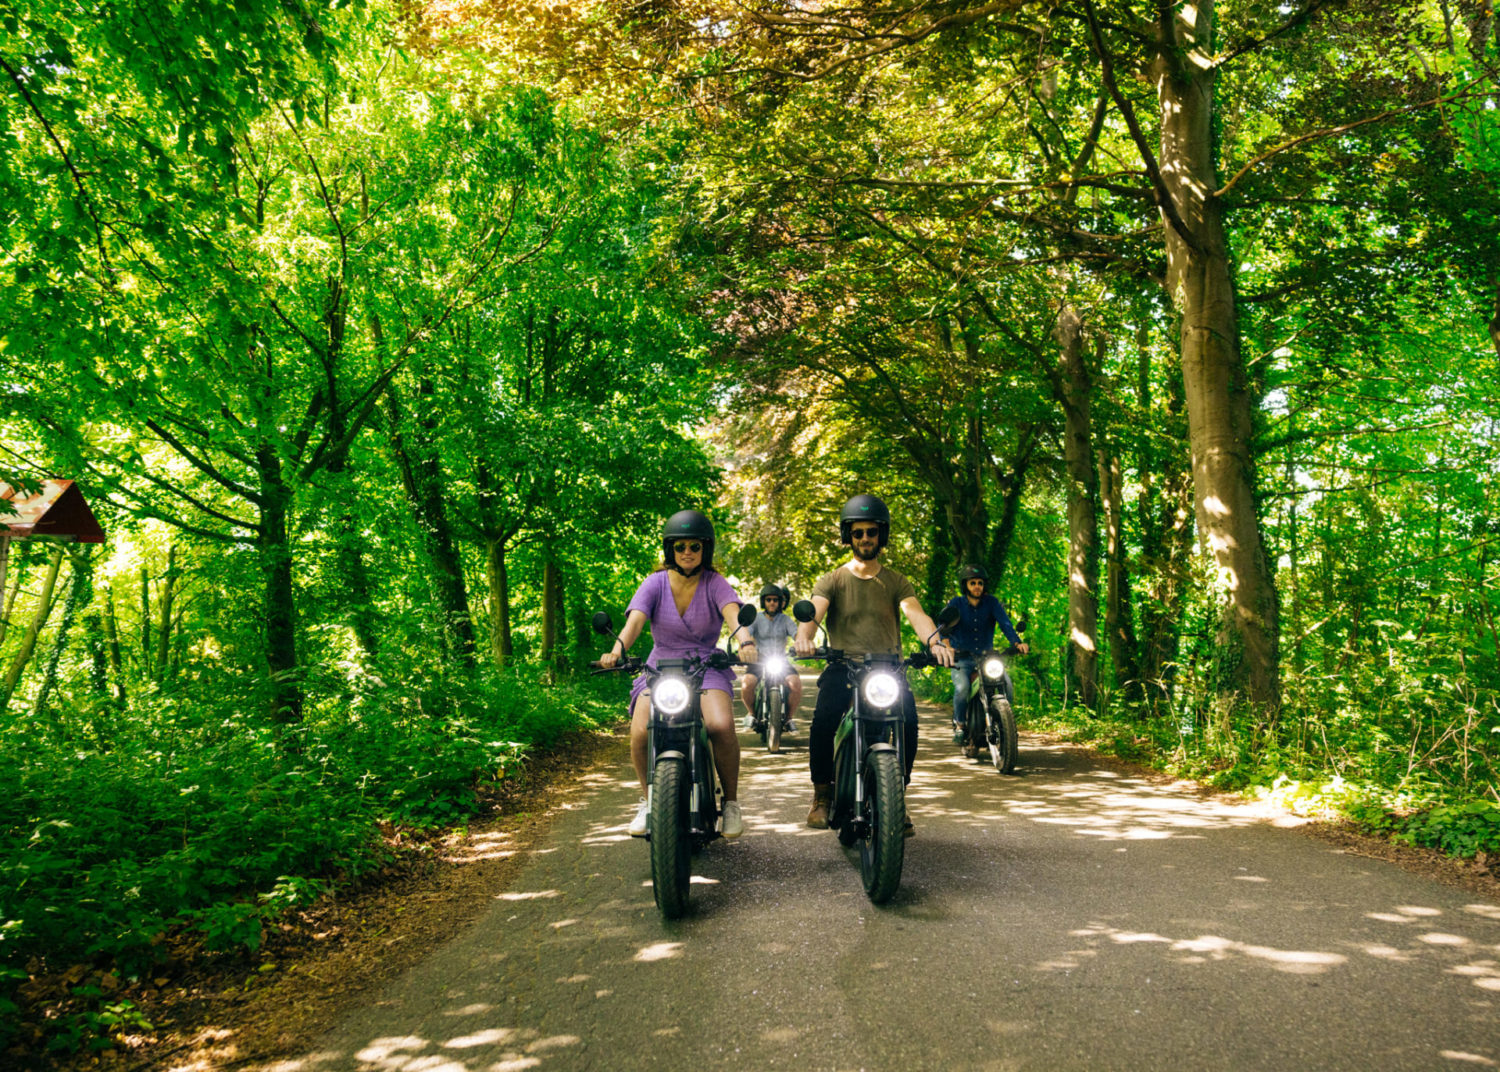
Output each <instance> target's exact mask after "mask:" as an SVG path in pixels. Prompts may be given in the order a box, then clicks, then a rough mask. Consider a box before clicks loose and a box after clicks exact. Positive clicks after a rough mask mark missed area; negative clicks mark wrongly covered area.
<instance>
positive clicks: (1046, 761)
mask: <svg viewBox="0 0 1500 1072" xmlns="http://www.w3.org/2000/svg"><path fill="white" fill-rule="evenodd" d="M1184 790H1185V787H1184V786H1183V785H1181V784H1162V783H1159V782H1155V781H1152V780H1150V779H1147V778H1144V777H1134V776H1130V775H1122V774H1119V773H1117V772H1115V771H1111V770H1104V769H1100V768H1086V767H1083V766H1082V765H1081V764H1079V763H1078V761H1077V760H1076V759H1073V758H1072V757H1070V756H1069V754H1068V753H1067V752H1066V751H1065V750H1062V749H1049V748H1038V747H1035V746H1030V747H1026V746H1025V745H1024V744H1023V751H1022V762H1021V765H1020V767H1019V768H1018V771H1017V775H1016V776H1011V777H1007V776H1004V775H1001V774H1000V773H999V772H997V771H995V770H994V768H992V767H988V766H985V765H981V764H978V763H976V762H975V761H973V760H968V759H964V758H963V757H962V756H960V755H958V754H957V753H956V752H955V753H951V754H946V755H939V756H935V757H931V758H929V759H928V761H927V762H925V763H924V764H923V765H922V768H921V777H920V779H917V780H914V782H913V784H912V787H911V790H910V793H909V796H910V798H911V802H912V806H913V810H914V811H916V810H935V811H937V812H940V813H941V814H942V815H943V816H944V817H945V818H948V819H952V820H955V821H957V822H960V823H965V824H968V825H971V826H989V825H991V824H994V823H996V822H1001V821H1004V820H1005V819H1007V818H1012V817H1014V818H1019V819H1025V820H1027V821H1030V822H1035V823H1046V824H1050V825H1053V826H1057V827H1059V828H1061V829H1062V830H1064V831H1066V832H1067V833H1070V834H1072V835H1074V836H1078V837H1091V838H1100V839H1103V840H1107V841H1143V840H1160V839H1164V838H1194V837H1202V836H1203V834H1204V832H1206V831H1208V830H1213V829H1225V828H1229V827H1239V826H1250V825H1255V824H1258V823H1263V822H1265V821H1267V820H1268V819H1271V818H1273V817H1274V816H1273V813H1272V812H1271V811H1269V810H1268V809H1265V808H1262V807H1259V806H1256V805H1253V804H1246V803H1242V802H1238V801H1233V800H1230V799H1228V798H1215V797H1199V796H1196V795H1193V794H1191V793H1188V792H1185V791H1184ZM1285 821H1287V822H1294V821H1295V820H1292V819H1290V818H1287V819H1286V820H1285Z"/></svg>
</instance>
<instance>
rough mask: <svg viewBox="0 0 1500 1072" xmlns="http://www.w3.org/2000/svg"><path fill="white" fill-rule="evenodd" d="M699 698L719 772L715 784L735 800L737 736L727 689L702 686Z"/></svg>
mask: <svg viewBox="0 0 1500 1072" xmlns="http://www.w3.org/2000/svg"><path fill="white" fill-rule="evenodd" d="M701 700H702V703H703V724H704V725H705V726H707V727H708V739H709V741H711V742H712V743H713V746H714V767H715V768H716V769H717V770H718V772H719V784H720V785H721V786H723V787H724V799H725V800H726V801H730V800H738V799H739V795H740V794H739V788H740V739H739V736H738V734H736V733H735V729H734V716H733V714H732V712H731V709H730V706H729V693H727V692H723V691H721V690H719V689H705V690H704V691H703V693H702V694H701Z"/></svg>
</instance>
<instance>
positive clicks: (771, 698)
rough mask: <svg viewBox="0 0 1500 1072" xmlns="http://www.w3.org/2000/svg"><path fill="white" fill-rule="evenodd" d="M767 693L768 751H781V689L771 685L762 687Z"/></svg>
mask: <svg viewBox="0 0 1500 1072" xmlns="http://www.w3.org/2000/svg"><path fill="white" fill-rule="evenodd" d="M761 688H762V689H764V690H765V693H766V751H767V752H780V751H781V689H780V687H778V686H773V685H771V684H770V683H766V684H763V685H761Z"/></svg>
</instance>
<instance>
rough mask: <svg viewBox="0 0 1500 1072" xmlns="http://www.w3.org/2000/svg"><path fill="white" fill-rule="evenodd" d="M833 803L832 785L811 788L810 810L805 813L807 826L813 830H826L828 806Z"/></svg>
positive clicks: (826, 784)
mask: <svg viewBox="0 0 1500 1072" xmlns="http://www.w3.org/2000/svg"><path fill="white" fill-rule="evenodd" d="M832 803H833V783H831V782H828V783H825V784H823V785H814V786H813V802H812V810H811V811H809V812H808V813H807V825H808V826H810V827H812V828H813V829H814V830H827V829H828V805H830V804H832Z"/></svg>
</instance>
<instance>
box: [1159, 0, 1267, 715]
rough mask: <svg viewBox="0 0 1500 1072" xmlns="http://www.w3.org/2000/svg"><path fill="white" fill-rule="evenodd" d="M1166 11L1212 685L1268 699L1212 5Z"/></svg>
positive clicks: (1186, 358) (1180, 286)
mask: <svg viewBox="0 0 1500 1072" xmlns="http://www.w3.org/2000/svg"><path fill="white" fill-rule="evenodd" d="M1165 10H1170V12H1171V13H1170V14H1164V15H1163V16H1162V18H1161V19H1160V21H1159V22H1158V32H1159V33H1160V34H1161V40H1160V42H1159V47H1158V49H1157V53H1156V56H1155V58H1154V59H1153V61H1152V66H1151V76H1152V78H1153V80H1154V81H1155V83H1156V86H1157V97H1158V102H1159V104H1160V107H1161V159H1160V173H1161V179H1162V182H1163V184H1164V191H1163V193H1164V197H1163V202H1162V205H1161V207H1162V212H1163V216H1164V221H1165V224H1166V226H1165V228H1164V230H1165V233H1166V251H1167V277H1168V278H1167V281H1168V285H1169V287H1170V289H1171V292H1172V297H1173V300H1174V301H1175V303H1176V305H1177V308H1178V310H1179V311H1180V313H1181V318H1182V319H1181V325H1182V375H1183V386H1184V389H1185V392H1186V396H1187V409H1188V437H1189V443H1190V445H1191V447H1192V461H1193V487H1194V499H1195V507H1196V513H1197V521H1198V533H1199V538H1200V539H1201V540H1202V541H1203V544H1204V548H1205V550H1206V551H1207V552H1208V553H1209V554H1211V555H1212V556H1213V558H1214V561H1215V563H1216V565H1217V567H1218V586H1219V590H1220V597H1221V599H1222V601H1223V607H1222V617H1221V624H1220V637H1219V651H1220V659H1221V664H1220V675H1219V687H1220V691H1221V692H1224V693H1230V694H1239V695H1241V696H1243V697H1245V698H1247V699H1249V700H1251V701H1254V702H1259V703H1265V704H1274V703H1276V702H1277V699H1278V696H1279V691H1280V684H1279V681H1278V668H1277V654H1278V653H1277V643H1278V625H1279V623H1278V617H1279V609H1278V606H1277V595H1276V585H1275V578H1274V577H1273V575H1272V573H1271V570H1270V567H1269V563H1268V561H1267V558H1266V552H1265V546H1264V544H1263V543H1262V541H1261V535H1260V521H1259V517H1258V515H1257V506H1258V504H1257V503H1256V498H1255V473H1254V459H1253V458H1252V456H1251V452H1250V441H1251V436H1252V433H1253V427H1252V422H1253V417H1254V408H1255V402H1256V400H1255V397H1254V391H1253V389H1252V385H1251V383H1250V380H1249V377H1248V375H1247V372H1246V369H1245V363H1244V358H1243V355H1242V353H1241V351H1240V343H1239V323H1238V319H1237V315H1238V314H1237V311H1236V307H1235V293H1234V280H1233V277H1232V274H1231V272H1230V263H1229V244H1228V239H1227V236H1226V234H1225V229H1224V205H1223V203H1222V202H1221V201H1220V200H1219V199H1218V198H1216V197H1215V196H1214V191H1215V190H1216V189H1217V188H1218V169H1217V166H1216V161H1215V159H1214V141H1213V120H1214V92H1213V91H1214V78H1215V74H1216V72H1217V70H1218V66H1217V64H1216V63H1215V62H1214V60H1215V55H1214V46H1213V40H1212V35H1213V23H1214V0H1200V2H1199V3H1197V4H1194V5H1181V6H1177V7H1175V8H1171V9H1165V8H1164V11H1165Z"/></svg>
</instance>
